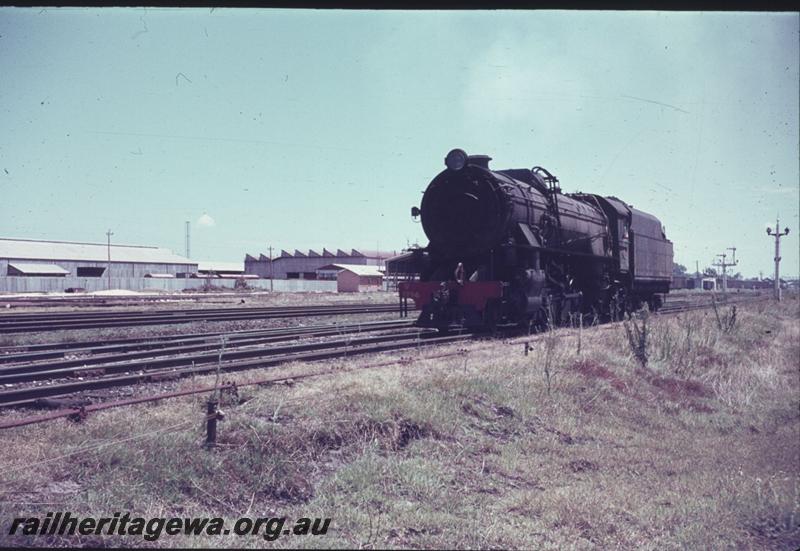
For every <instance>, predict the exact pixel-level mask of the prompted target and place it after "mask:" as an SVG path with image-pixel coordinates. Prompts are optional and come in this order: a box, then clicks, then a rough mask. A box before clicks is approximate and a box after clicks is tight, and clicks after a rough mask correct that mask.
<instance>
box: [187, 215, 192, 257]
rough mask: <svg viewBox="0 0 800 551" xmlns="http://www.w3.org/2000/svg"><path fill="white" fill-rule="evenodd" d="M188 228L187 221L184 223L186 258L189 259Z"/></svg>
mask: <svg viewBox="0 0 800 551" xmlns="http://www.w3.org/2000/svg"><path fill="white" fill-rule="evenodd" d="M189 227H190V226H189V221H188V220H187V221H186V258H191V257H190V256H189V251H190V249H189Z"/></svg>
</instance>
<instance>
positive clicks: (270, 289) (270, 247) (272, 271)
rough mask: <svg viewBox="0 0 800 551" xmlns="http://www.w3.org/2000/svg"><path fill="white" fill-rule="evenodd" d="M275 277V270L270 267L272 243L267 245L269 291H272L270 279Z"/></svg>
mask: <svg viewBox="0 0 800 551" xmlns="http://www.w3.org/2000/svg"><path fill="white" fill-rule="evenodd" d="M273 279H275V271H274V270H273V267H272V245H270V246H269V292H270V293H271V292H272V280H273Z"/></svg>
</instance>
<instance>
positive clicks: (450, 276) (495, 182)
mask: <svg viewBox="0 0 800 551" xmlns="http://www.w3.org/2000/svg"><path fill="white" fill-rule="evenodd" d="M489 161H491V157H489V156H486V155H467V154H466V153H465V152H464V151H463V150H461V149H454V150H452V151H450V152H449V153H448V154H447V157H446V158H445V166H446V169H445V170H444V171H442V172H441V173H440V174H438V175H437V176H436V177H435V178H434V179H433V180H432V181H431V182H430V185H429V186H428V188H427V190H426V191H425V193H424V195H423V197H422V203H421V205H420V207H419V208H417V207H413V208H412V209H411V214H412V216H414V217H417V216H419V217H421V221H422V227H423V229H424V231H425V234H426V235H427V237H428V239H429V240H430V242H429V244H428V245H427V246H426V247H424V248H416V249H413V250H412V251H411V253H412V255H411V262H412V264H414V265H415V266H416V271H417V272H418V273H419V275H420V277H419V279H418V280H417V281H407V282H404V283H401V284H400V285H399V291H400V302H401V308H402V309H403V311H404V312H405V313H406V314H407V311H408V301H409V300H411V301H413V302H414V303H415V305H416V306H417V307H418V308H420V309H421V311H422V312H421V314H420V316H419V319H418V320H417V325H418V326H422V327H434V328H438V329H440V330H449V329H453V328H456V327H458V328H466V329H486V328H489V329H493V328H496V327H499V326H503V325H517V326H526V325H527V326H528V327H530V326H532V325H536V326H543V325H545V324H554V325H558V324H565V323H568V322H569V321H570V320H575V319H576V316H590V317H592V318H593V319H597V320H599V321H604V320H608V319H614V318H618V317H620V316H621V315H622V314H623V313H624V312H626V311H631V310H634V309H638V308H640V307H641V306H643V304H645V303H647V304H648V305H649V307H650V308H651V309H652V310H656V309H658V307H659V306H660V305H661V303H662V300H663V294H664V293H668V292H669V285H670V277H671V274H672V256H673V255H672V242H671V241H669V240H668V239H667V238H666V235H665V233H664V229H663V227H662V225H661V222H659V220H658V219H657V218H656V217H654V216H652V215H651V214H648V213H645V212H642V211H640V210H638V209H635V208H633V207H632V206H631V205H627V204H625V203H624V202H623V201H621V200H620V199H617V198H616V197H602V196H600V195H594V194H589V193H562V192H561V189H560V187H559V181H558V178H556V177H555V176H554V175H553V174H551V173H550V172H548V171H547V170H545V169H544V168H542V167H539V166H536V167H534V168H532V169H526V168H518V169H506V170H492V169H490V168H489Z"/></svg>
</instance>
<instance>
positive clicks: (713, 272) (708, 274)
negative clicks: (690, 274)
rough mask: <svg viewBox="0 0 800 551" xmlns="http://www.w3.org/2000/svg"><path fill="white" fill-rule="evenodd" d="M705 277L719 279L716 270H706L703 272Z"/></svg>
mask: <svg viewBox="0 0 800 551" xmlns="http://www.w3.org/2000/svg"><path fill="white" fill-rule="evenodd" d="M703 275H704V276H706V277H717V271H716V270H715V269H714V268H706V269H705V270H703Z"/></svg>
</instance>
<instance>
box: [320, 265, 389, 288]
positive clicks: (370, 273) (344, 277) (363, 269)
mask: <svg viewBox="0 0 800 551" xmlns="http://www.w3.org/2000/svg"><path fill="white" fill-rule="evenodd" d="M316 275H317V279H320V280H326V279H327V280H334V279H335V280H336V290H337V291H338V292H339V293H365V292H369V291H380V290H381V289H382V288H383V273H382V272H381V271H380V270H379V269H378V267H377V266H366V265H363V264H328V265H327V266H322V267H320V268H317V271H316Z"/></svg>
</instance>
